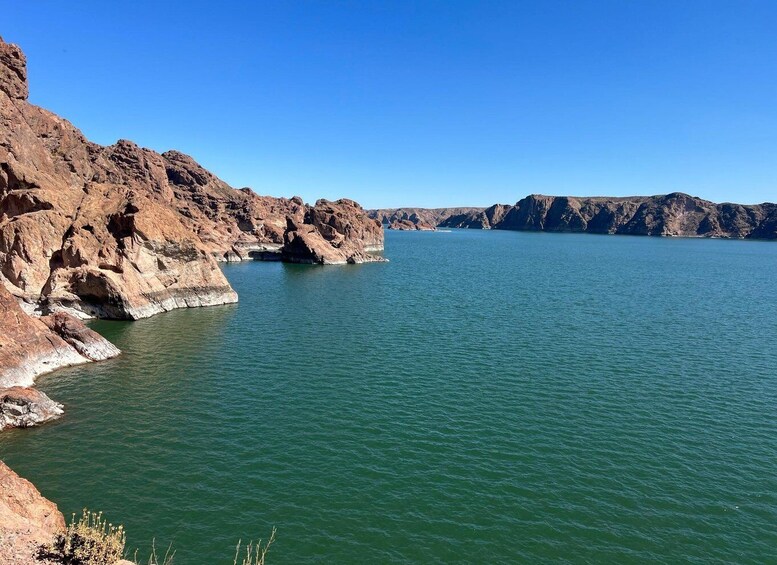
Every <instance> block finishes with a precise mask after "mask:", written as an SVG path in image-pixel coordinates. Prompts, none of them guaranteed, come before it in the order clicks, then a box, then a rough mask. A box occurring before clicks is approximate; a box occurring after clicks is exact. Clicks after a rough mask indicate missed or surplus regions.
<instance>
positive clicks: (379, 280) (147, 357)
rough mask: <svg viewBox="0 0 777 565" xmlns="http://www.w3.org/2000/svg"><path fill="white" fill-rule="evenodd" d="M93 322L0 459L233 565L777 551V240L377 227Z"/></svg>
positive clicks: (710, 556)
mask: <svg viewBox="0 0 777 565" xmlns="http://www.w3.org/2000/svg"><path fill="white" fill-rule="evenodd" d="M386 255H387V256H388V257H389V258H390V259H391V262H390V263H388V264H374V265H363V266H347V267H310V266H299V265H283V264H280V263H248V264H239V265H228V266H225V272H226V274H227V277H228V278H229V279H230V281H231V282H232V284H233V285H234V287H235V289H236V290H237V291H238V292H239V294H240V304H239V305H235V306H227V307H218V308H210V309H200V310H191V311H178V312H173V313H170V314H165V315H161V316H157V317H155V318H152V319H150V320H144V321H140V322H135V323H120V322H96V323H95V324H94V327H95V328H96V329H98V330H99V331H100V332H102V333H104V334H105V335H106V336H108V337H109V338H110V339H112V340H113V341H114V342H115V343H116V344H117V345H118V346H119V347H121V349H122V350H123V351H124V355H122V356H121V357H120V358H118V359H116V360H113V361H109V362H105V363H101V364H94V365H91V366H84V367H79V368H73V369H68V370H64V371H60V372H57V373H55V374H53V375H50V376H46V377H42V378H41V379H40V381H39V383H40V386H41V388H42V389H43V390H45V391H46V392H47V393H49V394H50V395H51V396H52V397H53V398H56V399H57V400H59V401H61V402H64V403H65V404H66V406H67V413H66V416H65V417H64V418H63V419H62V420H60V421H58V422H55V423H52V424H49V425H46V426H44V427H41V428H38V429H32V430H15V431H11V432H9V433H3V434H2V435H0V455H1V456H2V457H3V459H5V460H6V461H7V462H8V463H9V464H10V465H11V466H12V467H13V468H15V469H16V470H17V471H18V472H19V473H20V474H22V475H23V476H26V477H27V478H29V479H31V480H32V481H33V482H34V483H35V484H36V485H37V486H38V487H39V488H40V489H41V491H42V492H43V493H44V494H45V495H46V496H48V497H50V498H52V499H53V500H55V501H56V502H58V503H59V505H60V508H62V509H63V510H64V511H65V512H66V513H70V512H73V511H78V510H79V509H80V508H81V507H82V506H88V507H90V508H93V509H102V510H103V511H105V513H106V514H107V516H108V518H109V519H110V520H112V521H114V522H123V523H124V524H125V525H126V527H127V529H128V531H129V542H128V545H129V546H131V547H133V548H134V547H139V548H141V552H140V555H141V556H142V555H144V552H145V551H147V548H148V547H149V545H150V543H151V540H152V539H153V538H156V544H157V546H167V544H169V543H173V545H174V547H175V548H176V550H177V555H176V562H177V563H179V564H189V563H191V564H196V563H208V564H218V563H224V564H231V563H232V557H233V553H234V550H233V548H234V544H235V542H236V541H237V539H238V538H242V539H243V540H246V539H248V538H257V537H266V536H267V534H268V533H269V531H270V530H271V528H272V526H273V525H274V526H276V527H277V529H278V533H277V543H276V544H275V545H274V546H273V550H272V552H271V553H270V563H271V564H273V565H276V564H277V565H280V564H291V563H318V562H329V563H354V564H355V563H455V562H460V563H466V562H468V563H515V562H526V563H540V562H569V563H585V562H617V563H642V562H659V563H660V562H664V563H680V562H685V563H705V564H706V563H724V562H728V563H764V562H773V563H774V562H777V349H776V348H775V341H776V338H777V245H775V244H773V243H771V244H770V243H760V242H744V241H720V240H689V239H654V238H640V237H608V236H592V235H567V234H564V235H562V234H537V233H519V232H481V231H452V232H449V233H444V232H439V233H398V232H389V233H387V252H386Z"/></svg>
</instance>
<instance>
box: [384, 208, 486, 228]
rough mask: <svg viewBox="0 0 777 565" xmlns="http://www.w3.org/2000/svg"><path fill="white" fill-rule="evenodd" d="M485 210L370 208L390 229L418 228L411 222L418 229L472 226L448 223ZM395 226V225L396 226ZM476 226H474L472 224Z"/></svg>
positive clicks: (471, 216)
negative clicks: (453, 219)
mask: <svg viewBox="0 0 777 565" xmlns="http://www.w3.org/2000/svg"><path fill="white" fill-rule="evenodd" d="M481 212H483V208H386V209H381V210H370V211H369V215H370V217H371V218H375V219H377V220H378V221H380V222H381V223H382V224H387V225H388V226H389V227H390V229H416V228H411V227H410V224H413V225H414V226H419V227H418V228H417V229H429V228H435V227H470V226H463V225H447V221H448V220H449V219H450V218H461V222H464V221H465V220H466V219H469V218H474V217H475V216H477V214H479V213H481ZM394 226H395V227H394ZM472 227H474V226H472Z"/></svg>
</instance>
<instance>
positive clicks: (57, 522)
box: [0, 461, 65, 565]
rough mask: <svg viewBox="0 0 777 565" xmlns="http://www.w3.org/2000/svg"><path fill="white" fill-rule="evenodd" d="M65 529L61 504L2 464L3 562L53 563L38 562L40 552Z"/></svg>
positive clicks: (0, 533) (0, 531) (25, 564)
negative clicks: (59, 506) (51, 499)
mask: <svg viewBox="0 0 777 565" xmlns="http://www.w3.org/2000/svg"><path fill="white" fill-rule="evenodd" d="M64 529H65V518H64V517H63V516H62V513H61V512H60V511H59V510H58V509H57V505H56V504H54V503H53V502H50V501H48V500H46V499H45V498H44V497H43V496H42V495H41V494H40V492H38V489H36V488H35V486H34V485H33V484H32V483H30V482H29V481H27V480H25V479H23V478H21V477H20V476H19V475H17V474H16V473H14V472H13V471H12V470H11V469H9V468H8V466H7V465H6V464H5V463H3V462H2V461H0V563H3V564H4V565H29V564H30V563H49V561H48V560H45V559H38V554H39V549H40V547H41V546H42V545H44V544H47V543H51V542H52V541H53V539H54V536H55V535H56V534H57V533H58V532H60V531H62V530H64Z"/></svg>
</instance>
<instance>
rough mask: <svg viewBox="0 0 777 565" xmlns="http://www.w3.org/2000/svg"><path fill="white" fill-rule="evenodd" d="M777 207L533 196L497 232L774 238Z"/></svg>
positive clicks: (687, 199) (678, 197)
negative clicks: (539, 231)
mask: <svg viewBox="0 0 777 565" xmlns="http://www.w3.org/2000/svg"><path fill="white" fill-rule="evenodd" d="M776 214H777V206H775V205H774V204H762V205H757V206H742V205H738V204H715V203H714V202H710V201H708V200H703V199H701V198H697V197H694V196H689V195H687V194H683V193H680V192H675V193H672V194H667V195H664V196H645V197H628V198H574V197H565V196H541V195H532V196H528V197H526V198H524V199H523V200H521V201H519V202H518V203H517V204H516V205H515V206H513V207H512V208H510V209H509V210H508V211H507V213H506V214H505V215H504V217H503V218H502V220H501V221H499V222H497V223H496V224H495V225H494V226H493V227H495V228H497V229H514V230H543V231H561V232H564V231H568V232H591V233H609V234H629V235H653V236H684V237H733V238H759V239H774V238H777V230H775V229H773V227H771V228H770V224H769V222H770V221H773V219H774V218H777V215H776Z"/></svg>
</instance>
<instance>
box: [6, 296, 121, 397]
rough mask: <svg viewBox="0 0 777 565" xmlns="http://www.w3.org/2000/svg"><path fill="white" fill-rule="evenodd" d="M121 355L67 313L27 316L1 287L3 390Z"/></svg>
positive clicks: (28, 384) (27, 384)
mask: <svg viewBox="0 0 777 565" xmlns="http://www.w3.org/2000/svg"><path fill="white" fill-rule="evenodd" d="M118 354H119V350H118V349H117V348H116V347H115V346H113V345H112V344H111V343H110V342H108V340H106V339H105V338H103V337H102V336H101V335H99V334H98V333H96V332H93V331H92V330H90V329H88V328H87V327H86V326H84V325H83V323H82V322H81V321H80V320H77V319H76V318H73V317H72V316H70V315H68V314H66V313H58V314H53V315H50V316H43V317H40V318H38V317H33V316H29V315H27V314H26V313H25V312H24V311H23V310H22V308H21V307H20V306H19V304H18V302H17V301H16V299H15V298H14V297H13V296H11V294H10V293H9V292H8V291H7V290H6V289H5V288H4V287H3V286H0V389H4V388H9V387H14V386H31V385H32V384H33V381H34V379H35V377H36V376H38V375H40V374H42V373H46V372H49V371H53V370H55V369H59V368H61V367H67V366H70V365H78V364H80V363H86V362H88V361H100V360H103V359H108V358H110V357H115V356H116V355H118ZM0 394H2V390H0Z"/></svg>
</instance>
